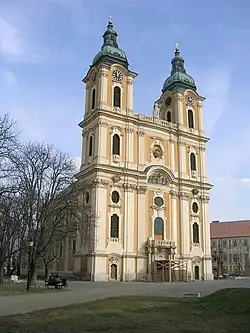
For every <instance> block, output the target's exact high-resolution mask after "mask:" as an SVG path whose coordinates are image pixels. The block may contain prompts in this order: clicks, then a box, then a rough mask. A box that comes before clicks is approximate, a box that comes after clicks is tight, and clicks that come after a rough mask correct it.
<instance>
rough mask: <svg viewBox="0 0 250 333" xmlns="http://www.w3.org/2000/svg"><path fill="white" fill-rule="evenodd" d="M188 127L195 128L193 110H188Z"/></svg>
mask: <svg viewBox="0 0 250 333" xmlns="http://www.w3.org/2000/svg"><path fill="white" fill-rule="evenodd" d="M188 127H189V128H194V113H193V111H192V110H188Z"/></svg>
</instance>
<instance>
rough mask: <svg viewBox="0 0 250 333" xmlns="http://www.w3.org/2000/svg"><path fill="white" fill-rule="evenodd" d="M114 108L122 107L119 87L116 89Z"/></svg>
mask: <svg viewBox="0 0 250 333" xmlns="http://www.w3.org/2000/svg"><path fill="white" fill-rule="evenodd" d="M113 106H114V107H118V108H120V107H121V89H120V88H119V87H117V86H116V87H114V96H113Z"/></svg>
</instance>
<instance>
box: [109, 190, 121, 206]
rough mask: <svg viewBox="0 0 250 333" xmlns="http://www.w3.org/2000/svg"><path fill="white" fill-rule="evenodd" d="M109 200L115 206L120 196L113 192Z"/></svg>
mask: <svg viewBox="0 0 250 333" xmlns="http://www.w3.org/2000/svg"><path fill="white" fill-rule="evenodd" d="M111 200H112V202H113V203H115V204H117V203H118V202H119V200H120V195H119V193H118V192H117V191H113V192H112V195H111Z"/></svg>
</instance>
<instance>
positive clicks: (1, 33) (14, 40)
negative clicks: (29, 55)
mask: <svg viewBox="0 0 250 333" xmlns="http://www.w3.org/2000/svg"><path fill="white" fill-rule="evenodd" d="M0 53H2V54H3V55H20V54H22V53H23V40H22V38H21V36H20V35H19V32H18V30H17V29H16V28H15V27H14V26H13V25H11V24H10V23H8V22H7V21H6V20H5V19H4V18H3V17H1V16H0Z"/></svg>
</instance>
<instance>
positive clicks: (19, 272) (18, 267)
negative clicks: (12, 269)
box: [16, 261, 21, 277]
mask: <svg viewBox="0 0 250 333" xmlns="http://www.w3.org/2000/svg"><path fill="white" fill-rule="evenodd" d="M20 274H21V264H20V261H18V262H17V264H16V275H17V276H18V277H20Z"/></svg>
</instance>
